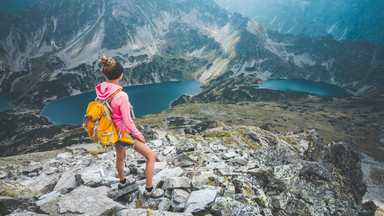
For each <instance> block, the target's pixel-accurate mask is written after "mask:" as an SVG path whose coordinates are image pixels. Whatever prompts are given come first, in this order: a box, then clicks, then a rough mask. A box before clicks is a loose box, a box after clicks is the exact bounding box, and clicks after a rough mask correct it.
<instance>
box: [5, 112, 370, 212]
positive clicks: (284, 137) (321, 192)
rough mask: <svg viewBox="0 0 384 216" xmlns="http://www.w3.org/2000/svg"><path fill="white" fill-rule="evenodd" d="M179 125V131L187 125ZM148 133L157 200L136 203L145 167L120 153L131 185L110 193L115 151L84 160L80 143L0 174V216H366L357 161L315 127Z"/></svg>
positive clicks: (367, 209) (141, 199) (139, 199)
mask: <svg viewBox="0 0 384 216" xmlns="http://www.w3.org/2000/svg"><path fill="white" fill-rule="evenodd" d="M174 120H175V121H173V124H177V123H178V122H177V121H178V120H179V119H174ZM187 121H189V120H188V119H187V118H184V119H183V122H182V124H183V125H182V127H184V128H188V127H191V128H192V127H193V126H191V125H189V126H188V125H185V123H187ZM190 122H191V121H190ZM153 130H154V131H153V132H154V133H156V136H157V137H156V139H154V140H151V141H150V142H149V144H150V145H151V147H152V148H153V149H154V151H155V152H156V154H157V155H158V156H159V157H162V158H163V159H162V160H161V161H164V162H159V161H158V160H157V162H156V163H155V170H154V176H153V186H154V187H159V188H162V189H164V190H165V196H164V197H161V198H158V199H153V198H146V197H144V196H143V191H144V190H145V184H146V180H145V166H146V164H145V158H143V157H141V156H140V155H138V154H136V153H133V154H129V156H128V157H127V162H126V167H125V169H124V172H125V174H126V176H129V177H132V178H135V179H136V180H137V181H136V184H133V185H130V186H128V187H125V188H124V189H122V190H118V189H117V185H118V182H119V179H118V175H117V172H116V168H115V160H116V155H115V152H114V151H111V152H108V153H102V154H94V155H93V154H92V155H91V154H84V153H85V151H86V150H84V147H83V146H82V147H78V148H77V147H71V149H68V150H69V151H70V152H65V153H61V154H59V155H57V156H56V154H54V155H53V156H52V158H55V157H56V158H55V159H47V160H39V161H40V162H29V161H27V160H25V161H24V162H23V164H26V163H27V162H29V165H28V166H27V167H23V166H9V167H7V166H6V167H5V168H2V171H3V172H4V173H5V172H6V173H7V175H6V177H5V179H4V180H3V181H0V196H1V197H2V199H0V211H1V210H2V209H1V207H4V206H6V207H7V208H9V209H7V210H6V213H3V212H4V211H3V212H0V214H10V213H11V212H13V213H21V212H27V211H28V212H35V213H36V214H37V213H41V212H43V213H46V214H49V215H72V214H79V215H81V214H83V215H94V214H96V215H98V214H107V215H108V214H112V213H113V214H115V213H117V212H118V211H119V213H118V214H120V215H141V214H144V215H147V214H152V215H179V214H177V213H171V212H168V211H169V210H172V211H184V212H188V213H185V214H181V213H180V215H191V214H190V213H193V214H195V215H198V214H205V215H211V214H212V215H268V216H269V215H272V213H273V215H294V214H297V215H363V216H365V215H372V214H373V212H374V210H375V205H374V204H373V203H372V202H367V203H365V204H364V205H363V204H362V203H361V202H359V199H356V198H355V197H356V196H357V198H359V197H361V195H362V192H363V191H361V190H360V191H359V190H358V189H359V188H360V186H359V184H362V185H364V183H363V182H361V180H359V179H353V178H354V177H355V176H357V177H358V178H359V176H360V174H359V172H360V171H361V167H360V162H359V157H358V154H357V153H356V152H354V151H353V150H352V149H351V148H350V147H348V146H347V145H346V144H342V143H330V144H327V145H323V144H322V143H321V142H320V141H321V140H322V139H321V138H320V137H318V133H317V131H316V130H305V131H301V132H295V133H286V134H283V133H280V134H279V135H278V136H277V135H276V134H273V133H271V132H268V131H263V130H261V129H259V128H256V127H249V126H224V127H223V126H220V127H219V128H211V129H206V130H204V131H203V132H201V133H198V132H197V129H194V130H195V132H196V133H195V134H194V135H190V134H184V133H183V132H182V131H181V130H179V132H180V133H181V134H179V132H168V131H164V130H159V129H153ZM166 137H168V138H166ZM168 140H169V141H168ZM234 144H235V145H234ZM225 145H227V146H225ZM85 149H86V148H85ZM68 150H66V151H68ZM136 155H138V157H136ZM338 157H341V158H338ZM4 160H6V159H4ZM4 160H3V159H1V158H0V162H1V161H3V162H4ZM175 165H176V167H175ZM31 175H32V176H33V177H29V176H31ZM191 179H192V180H191ZM12 180H15V181H12ZM56 182H57V183H56ZM55 183H56V185H55ZM52 190H53V191H52ZM353 190H354V192H353ZM351 191H352V192H351ZM219 194H220V196H219ZM37 197H38V200H37ZM100 199H101V200H103V202H104V201H105V202H106V203H100V201H99V200H100ZM74 200H75V201H74ZM81 203H82V204H81ZM104 205H105V206H106V208H105V211H104ZM100 206H103V209H100V208H101V207H100ZM6 207H4V208H6ZM126 208H130V209H129V210H128V209H126ZM141 208H150V209H157V210H159V211H153V210H148V209H141Z"/></svg>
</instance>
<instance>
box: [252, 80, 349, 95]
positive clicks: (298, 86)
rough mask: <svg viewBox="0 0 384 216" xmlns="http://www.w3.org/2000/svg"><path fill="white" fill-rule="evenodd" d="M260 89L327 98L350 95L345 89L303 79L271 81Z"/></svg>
mask: <svg viewBox="0 0 384 216" xmlns="http://www.w3.org/2000/svg"><path fill="white" fill-rule="evenodd" d="M254 86H256V87H259V88H265V89H273V90H279V91H288V92H298V93H305V94H314V95H319V96H326V97H348V96H350V94H349V93H348V92H347V91H345V90H344V89H342V88H340V87H338V86H336V85H331V84H328V83H324V82H314V81H310V80H303V79H270V80H266V81H265V82H264V83H262V84H260V85H254Z"/></svg>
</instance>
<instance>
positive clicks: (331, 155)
mask: <svg viewBox="0 0 384 216" xmlns="http://www.w3.org/2000/svg"><path fill="white" fill-rule="evenodd" d="M326 151H327V155H326V156H327V160H328V161H329V162H331V163H332V164H333V165H334V166H335V167H336V168H338V169H339V170H340V174H341V175H342V176H344V178H343V181H344V182H345V184H346V186H347V187H348V188H349V189H350V190H351V191H352V193H353V196H354V199H355V201H356V202H358V203H360V202H361V201H362V197H363V196H364V194H365V193H366V192H367V186H366V185H365V183H364V182H363V172H362V170H361V159H360V155H359V153H358V152H357V151H355V150H353V149H352V147H351V146H348V145H346V144H343V143H334V142H332V143H329V144H328V146H327V149H326Z"/></svg>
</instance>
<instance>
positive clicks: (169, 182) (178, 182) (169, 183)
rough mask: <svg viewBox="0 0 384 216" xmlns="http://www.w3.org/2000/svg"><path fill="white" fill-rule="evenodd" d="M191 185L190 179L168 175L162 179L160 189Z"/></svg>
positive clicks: (182, 187) (181, 187)
mask: <svg viewBox="0 0 384 216" xmlns="http://www.w3.org/2000/svg"><path fill="white" fill-rule="evenodd" d="M190 187H191V180H190V179H189V178H187V177H168V178H166V179H165V180H164V183H163V186H162V189H163V190H164V191H166V190H169V189H186V188H190Z"/></svg>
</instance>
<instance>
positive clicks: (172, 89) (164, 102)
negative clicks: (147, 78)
mask: <svg viewBox="0 0 384 216" xmlns="http://www.w3.org/2000/svg"><path fill="white" fill-rule="evenodd" d="M123 90H124V91H125V92H127V93H128V96H129V101H130V102H131V104H132V106H133V107H134V108H133V110H134V112H135V115H136V117H137V116H144V115H147V114H151V113H159V112H162V111H164V110H166V109H168V108H169V107H170V104H171V103H172V101H174V100H176V99H177V98H178V97H180V96H181V95H195V94H197V93H199V92H200V83H198V82H195V81H181V82H165V83H156V84H149V85H140V86H129V87H124V89H123ZM95 97H96V92H95V91H93V92H88V93H84V94H79V95H74V96H71V97H67V98H63V99H60V100H58V101H55V102H53V103H50V104H47V106H45V107H44V109H43V111H42V113H41V115H42V116H45V117H47V118H48V119H49V120H50V121H51V122H53V123H54V124H55V125H61V124H74V125H81V124H82V121H83V117H84V114H85V111H86V109H87V105H88V103H89V102H91V101H93V100H95Z"/></svg>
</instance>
